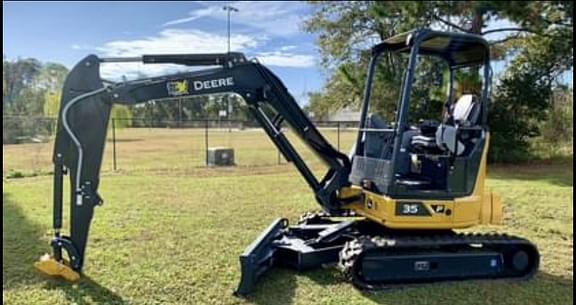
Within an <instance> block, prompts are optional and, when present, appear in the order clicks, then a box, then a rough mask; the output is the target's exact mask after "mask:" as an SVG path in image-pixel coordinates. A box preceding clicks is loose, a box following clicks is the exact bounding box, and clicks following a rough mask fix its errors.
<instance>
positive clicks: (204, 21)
mask: <svg viewBox="0 0 576 305" xmlns="http://www.w3.org/2000/svg"><path fill="white" fill-rule="evenodd" d="M226 4H228V5H231V6H233V7H235V8H237V9H238V10H239V11H238V12H232V15H231V37H230V44H231V51H239V52H243V53H244V54H245V55H246V56H247V57H248V58H253V57H256V58H257V59H258V60H259V61H260V62H262V63H264V64H265V65H266V66H268V67H269V68H270V69H271V70H272V71H274V72H275V73H276V74H277V75H278V76H279V77H280V79H282V81H283V82H284V83H285V85H286V87H287V88H288V89H289V91H290V92H291V93H292V95H294V97H295V98H296V99H297V100H299V101H300V102H301V103H305V102H306V101H305V100H306V94H305V93H306V92H308V91H316V90H319V89H320V88H321V87H322V85H323V83H324V81H325V78H326V75H324V73H323V70H322V68H321V67H320V65H319V60H320V56H319V53H318V51H317V48H316V46H315V45H314V41H315V36H314V35H312V34H309V33H305V32H304V31H302V29H301V24H302V20H303V19H305V18H306V17H307V16H309V14H310V13H311V8H310V7H309V5H307V4H306V3H303V2H288V3H287V2H234V1H228V2H4V3H3V16H2V17H3V18H2V21H3V27H2V34H3V35H2V43H3V50H2V51H3V54H4V55H5V56H6V57H7V58H8V59H16V58H18V57H21V58H27V57H34V58H37V59H39V60H40V61H43V62H48V61H50V62H58V63H62V64H64V65H66V66H67V67H69V68H71V67H72V66H73V65H74V64H75V63H76V62H78V61H79V60H81V59H82V58H83V57H84V56H86V55H88V54H97V55H99V56H138V55H143V54H164V53H225V52H227V41H228V40H227V14H226V11H224V10H223V9H222V7H223V6H224V5H226ZM178 68H179V69H182V67H177V66H170V65H168V66H166V65H146V66H144V65H142V64H136V63H131V64H127V65H126V64H122V65H121V64H106V65H103V67H102V76H103V77H107V78H111V79H114V78H116V79H119V78H121V77H122V75H125V76H126V77H127V78H128V79H132V78H135V77H136V75H137V73H138V72H144V73H148V74H150V75H158V74H163V73H169V72H173V71H174V70H175V69H178Z"/></svg>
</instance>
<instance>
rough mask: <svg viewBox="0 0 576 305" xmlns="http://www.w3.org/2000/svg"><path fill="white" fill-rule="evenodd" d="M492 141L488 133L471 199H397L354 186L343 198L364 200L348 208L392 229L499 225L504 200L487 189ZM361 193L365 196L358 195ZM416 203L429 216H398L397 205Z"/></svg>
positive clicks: (346, 191)
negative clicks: (489, 153)
mask: <svg viewBox="0 0 576 305" xmlns="http://www.w3.org/2000/svg"><path fill="white" fill-rule="evenodd" d="M489 139H490V138H489V135H488V134H487V137H486V144H485V145H484V148H483V152H482V159H481V161H480V162H481V164H480V167H479V170H478V174H477V177H476V183H475V186H474V191H473V192H472V194H470V195H469V196H465V197H460V198H454V199H452V200H426V199H424V200H423V199H414V200H411V199H401V200H400V199H398V200H397V199H393V198H390V197H388V196H386V195H381V194H377V193H374V192H370V191H368V190H365V189H363V188H362V187H360V186H355V185H353V186H351V187H349V188H345V189H342V190H341V193H340V197H341V198H350V197H359V198H362V199H360V200H358V201H356V202H353V203H351V204H349V205H348V206H347V208H348V209H350V210H353V211H355V212H356V213H357V214H358V215H361V216H363V217H366V218H368V219H370V220H372V221H375V222H377V223H380V224H382V225H384V226H386V227H388V228H392V229H459V228H467V227H471V226H475V225H478V224H500V223H501V222H502V201H501V198H500V196H499V195H498V194H497V193H494V192H491V191H487V190H486V189H485V181H486V162H487V155H488V144H489ZM360 194H361V195H362V196H358V195H360ZM415 201H417V202H418V203H421V204H422V205H423V206H424V207H425V208H426V209H427V211H428V214H429V216H421V215H418V216H406V215H398V213H396V208H397V206H398V203H402V202H406V203H410V202H415Z"/></svg>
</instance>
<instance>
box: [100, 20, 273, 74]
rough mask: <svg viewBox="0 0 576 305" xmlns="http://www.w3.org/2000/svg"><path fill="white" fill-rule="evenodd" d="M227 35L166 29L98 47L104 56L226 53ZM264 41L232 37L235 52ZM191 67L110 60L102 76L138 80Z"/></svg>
mask: <svg viewBox="0 0 576 305" xmlns="http://www.w3.org/2000/svg"><path fill="white" fill-rule="evenodd" d="M227 41H228V40H227V38H226V37H225V36H219V35H213V34H209V33H206V32H202V31H197V30H178V29H165V30H163V31H161V32H160V33H159V34H158V35H155V36H150V37H146V38H143V39H135V40H116V41H110V42H107V43H105V44H104V45H103V46H101V47H98V48H96V50H97V51H98V53H99V55H100V56H102V57H115V56H140V55H145V54H179V53H184V54H186V53H223V52H226V49H227ZM262 42H263V39H261V38H255V37H250V36H247V35H242V34H236V35H232V36H231V37H230V46H231V49H232V50H234V51H240V52H244V51H246V50H248V49H252V48H255V47H257V46H259V45H260V44H261V43H262ZM184 70H189V69H187V68H185V67H183V66H178V65H159V64H156V65H152V64H148V65H144V64H140V63H123V64H118V63H107V64H103V65H102V70H101V71H102V76H103V77H104V78H110V79H115V80H117V79H121V77H122V76H125V77H126V78H127V79H134V78H137V77H141V76H142V75H147V76H155V75H162V74H167V73H175V72H179V71H184Z"/></svg>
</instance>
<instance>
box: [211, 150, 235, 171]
mask: <svg viewBox="0 0 576 305" xmlns="http://www.w3.org/2000/svg"><path fill="white" fill-rule="evenodd" d="M208 165H209V166H233V165H235V164H234V149H233V148H229V147H210V148H208Z"/></svg>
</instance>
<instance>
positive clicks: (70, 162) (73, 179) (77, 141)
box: [36, 53, 350, 285]
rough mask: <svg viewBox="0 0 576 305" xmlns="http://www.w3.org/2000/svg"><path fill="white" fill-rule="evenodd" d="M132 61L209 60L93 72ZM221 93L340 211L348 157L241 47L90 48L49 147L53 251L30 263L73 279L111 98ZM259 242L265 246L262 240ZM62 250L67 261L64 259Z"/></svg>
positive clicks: (73, 77)
mask: <svg viewBox="0 0 576 305" xmlns="http://www.w3.org/2000/svg"><path fill="white" fill-rule="evenodd" d="M135 61H138V62H143V63H149V64H154V63H163V64H166V63H171V64H179V65H186V66H211V67H209V68H207V69H203V70H199V71H193V72H186V73H178V74H173V75H166V76H160V77H153V78H146V79H140V80H134V81H125V82H119V83H115V82H109V81H104V80H102V79H101V78H100V64H101V63H103V62H135ZM214 66H216V67H214ZM223 92H234V93H237V94H238V95H240V96H241V97H242V98H243V99H244V100H245V102H246V103H247V105H248V106H249V109H250V112H251V113H252V115H253V116H254V118H255V119H256V120H257V121H258V122H259V123H260V125H261V127H262V128H263V129H264V130H265V131H266V134H267V135H268V136H269V137H270V139H271V140H272V141H273V142H274V144H275V145H276V146H277V147H278V149H279V150H280V152H281V153H282V154H283V155H284V157H285V158H286V160H288V161H289V162H292V163H293V164H294V165H295V167H296V168H297V170H298V171H299V172H300V174H301V175H302V176H303V177H304V179H305V180H306V182H307V183H308V185H309V186H310V188H311V189H312V191H313V192H314V193H315V195H316V199H317V201H318V203H319V204H320V205H321V206H322V208H323V209H324V210H326V211H331V212H334V211H338V210H340V203H339V202H338V200H337V192H338V190H339V189H341V188H342V187H343V186H345V185H347V184H348V175H349V172H350V161H349V159H348V157H347V156H346V155H344V154H342V153H340V152H339V151H337V150H336V149H334V148H333V147H332V146H331V145H330V144H329V142H328V141H326V139H325V138H324V137H323V136H322V135H321V134H320V132H319V131H318V130H317V129H316V127H315V126H314V125H313V123H312V122H311V121H310V120H309V119H308V117H307V116H306V115H305V114H304V112H303V111H302V110H301V109H300V107H299V106H298V104H297V102H296V101H295V100H294V98H293V97H292V96H291V95H290V94H289V93H288V91H287V89H286V88H285V87H284V85H283V84H282V82H281V81H280V80H279V79H278V78H277V77H276V76H275V75H274V74H273V73H272V72H271V71H270V70H269V69H267V68H266V67H264V66H262V65H261V64H259V63H257V62H254V61H247V60H246V59H245V57H244V55H243V54H241V53H225V54H184V55H144V56H142V57H136V58H99V57H97V56H95V55H90V56H87V57H86V58H84V59H83V60H81V61H80V62H79V63H78V64H77V65H76V66H75V67H74V68H73V69H72V71H71V72H70V74H69V75H68V77H67V79H66V81H65V84H64V88H63V95H62V101H61V108H60V113H59V119H58V129H57V133H56V143H55V148H54V154H53V162H54V167H55V168H54V210H53V211H54V214H53V217H54V219H53V226H54V231H55V236H54V239H53V240H52V242H51V246H52V248H53V258H52V259H46V257H45V258H44V259H43V260H41V261H40V262H38V263H37V264H36V266H37V267H38V268H39V269H41V270H42V271H44V272H46V273H49V274H56V275H62V276H64V277H65V278H67V279H69V280H75V279H78V278H79V273H80V272H81V270H82V266H83V263H84V257H85V250H86V243H87V238H88V232H89V228H90V223H91V220H92V216H93V213H94V207H96V206H98V205H100V204H102V203H103V200H102V198H101V197H100V196H99V195H98V185H99V182H100V168H101V164H102V157H103V152H104V143H105V139H106V131H107V126H108V123H109V118H110V111H111V109H112V106H113V105H114V104H124V105H134V104H138V103H144V102H147V101H150V100H155V101H162V100H166V99H169V98H174V97H187V96H194V95H203V94H214V93H223ZM270 113H272V115H270ZM283 121H286V122H287V123H288V124H289V125H290V126H291V127H292V129H293V130H294V132H295V133H296V134H297V135H298V136H299V137H300V138H301V139H302V140H303V141H304V142H305V143H306V144H307V145H308V146H309V147H310V149H311V150H312V151H313V152H314V153H316V154H317V155H318V156H319V157H320V159H321V160H322V161H323V162H324V163H325V164H326V165H327V167H328V172H327V173H326V175H325V176H324V178H323V179H321V180H318V179H317V178H316V177H315V176H314V174H313V173H312V171H311V170H310V168H309V167H308V166H307V165H306V163H305V161H304V160H303V159H302V158H301V156H300V155H299V154H298V152H297V151H296V150H295V148H294V146H293V145H291V143H290V142H289V141H288V139H287V138H286V136H285V135H284V134H283V133H282V131H281V124H282V122H283ZM66 173H68V174H69V175H70V186H71V187H70V190H71V194H70V206H71V212H70V215H71V216H70V217H71V219H70V231H69V233H70V236H63V235H61V232H60V231H61V228H62V208H63V200H62V197H63V176H64V175H65V174H66ZM266 246H267V248H269V245H266ZM63 249H64V250H65V251H66V253H67V254H68V258H69V261H66V260H65V259H64V258H63V255H62V252H63V251H62V250H63ZM268 250H270V249H268ZM265 252H266V251H265ZM268 252H269V251H268ZM243 269H244V266H243ZM243 272H244V270H243ZM250 273H252V274H251V275H250V276H255V275H254V274H253V273H254V272H252V271H250ZM250 285H252V283H250Z"/></svg>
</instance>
